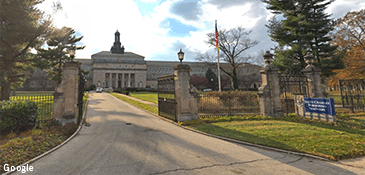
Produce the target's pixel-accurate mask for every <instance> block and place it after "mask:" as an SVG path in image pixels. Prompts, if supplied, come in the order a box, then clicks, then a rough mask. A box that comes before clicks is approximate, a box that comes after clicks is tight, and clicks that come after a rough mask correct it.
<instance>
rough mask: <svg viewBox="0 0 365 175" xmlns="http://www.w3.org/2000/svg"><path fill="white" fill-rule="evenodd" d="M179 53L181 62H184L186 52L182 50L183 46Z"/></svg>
mask: <svg viewBox="0 0 365 175" xmlns="http://www.w3.org/2000/svg"><path fill="white" fill-rule="evenodd" d="M177 55H178V56H179V60H180V63H182V60H183V59H184V52H183V51H181V48H180V52H179V53H177Z"/></svg>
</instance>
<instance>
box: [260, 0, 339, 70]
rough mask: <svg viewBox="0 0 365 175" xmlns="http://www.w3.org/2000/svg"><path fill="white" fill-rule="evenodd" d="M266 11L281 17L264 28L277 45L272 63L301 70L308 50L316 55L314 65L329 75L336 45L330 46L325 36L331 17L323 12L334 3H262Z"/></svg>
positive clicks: (316, 0)
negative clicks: (265, 5)
mask: <svg viewBox="0 0 365 175" xmlns="http://www.w3.org/2000/svg"><path fill="white" fill-rule="evenodd" d="M262 1H263V2H265V3H267V4H268V6H267V9H268V10H271V11H272V12H273V13H274V14H277V15H282V17H283V18H284V19H283V20H278V19H277V18H276V17H274V18H272V19H271V20H270V21H269V22H270V24H269V25H267V27H268V28H269V34H270V37H271V38H272V40H273V41H276V42H278V44H279V46H278V49H276V51H275V53H276V56H275V63H274V64H276V65H277V66H279V67H280V68H281V69H287V68H291V69H293V70H294V71H297V72H298V71H300V70H301V69H303V68H304V67H305V66H306V64H305V60H304V56H305V55H306V53H307V52H308V51H309V50H310V51H311V52H312V54H313V55H314V56H315V65H316V66H317V67H319V68H321V69H322V73H323V75H324V76H329V75H330V74H331V71H329V70H332V69H333V68H334V66H335V67H336V66H338V65H337V64H334V63H335V62H336V59H333V57H332V56H333V54H334V51H335V50H336V46H331V45H330V43H329V42H330V41H331V38H330V37H329V35H328V33H329V32H331V31H332V29H333V25H332V20H331V19H330V18H329V17H330V15H328V14H326V13H325V12H324V11H325V9H326V8H327V6H328V5H329V4H331V3H332V2H333V1H334V0H329V1H328V0H310V1H309V0H290V1H289V0H262Z"/></svg>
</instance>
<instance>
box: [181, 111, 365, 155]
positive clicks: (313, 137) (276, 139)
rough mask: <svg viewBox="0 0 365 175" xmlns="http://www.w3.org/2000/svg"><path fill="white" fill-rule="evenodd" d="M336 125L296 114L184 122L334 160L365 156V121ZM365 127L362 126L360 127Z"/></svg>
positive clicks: (201, 129)
mask: <svg viewBox="0 0 365 175" xmlns="http://www.w3.org/2000/svg"><path fill="white" fill-rule="evenodd" d="M339 118H341V119H339V120H340V121H339V122H338V123H336V124H329V123H325V122H320V121H315V120H309V119H305V118H301V117H298V116H295V115H289V116H285V117H280V118H273V117H265V116H259V115H257V116H234V117H216V118H201V119H199V120H195V121H188V122H182V123H181V124H182V125H186V126H189V127H191V128H193V129H197V130H200V131H203V132H207V133H211V134H214V135H219V136H224V137H228V138H233V139H237V140H241V141H246V142H250V143H255V144H260V145H265V146H270V147H275V148H280V149H285V150H290V151H297V152H304V153H309V154H312V155H317V156H321V157H325V158H328V159H331V160H340V159H346V158H353V157H359V156H364V155H365V123H364V120H362V119H365V118H362V117H361V119H360V120H362V121H359V120H358V121H357V122H355V123H356V124H350V123H349V122H347V121H346V119H345V118H342V117H339ZM359 126H362V127H359Z"/></svg>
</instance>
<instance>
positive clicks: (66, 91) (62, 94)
mask: <svg viewBox="0 0 365 175" xmlns="http://www.w3.org/2000/svg"><path fill="white" fill-rule="evenodd" d="M78 68H79V64H78V63H75V62H68V63H65V65H64V66H63V77H62V82H61V84H60V85H59V86H58V87H57V88H56V92H55V94H54V95H55V102H54V105H53V109H54V120H56V121H57V122H59V123H61V124H62V125H66V124H67V123H76V118H75V117H76V113H77V95H78V85H79V75H78V74H79V69H78Z"/></svg>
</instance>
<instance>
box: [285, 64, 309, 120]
mask: <svg viewBox="0 0 365 175" xmlns="http://www.w3.org/2000/svg"><path fill="white" fill-rule="evenodd" d="M279 86H280V100H281V104H282V110H283V112H284V113H287V114H288V113H294V112H295V104H294V95H297V94H301V95H305V96H308V80H307V77H306V76H305V75H304V74H303V73H295V72H293V71H291V70H288V71H285V72H283V73H281V74H279Z"/></svg>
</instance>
